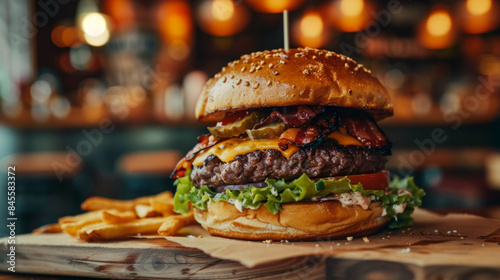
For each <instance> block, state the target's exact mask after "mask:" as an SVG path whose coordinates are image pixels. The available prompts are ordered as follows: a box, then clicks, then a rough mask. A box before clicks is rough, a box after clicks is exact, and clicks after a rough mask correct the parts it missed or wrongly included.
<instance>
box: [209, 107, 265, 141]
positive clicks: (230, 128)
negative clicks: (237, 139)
mask: <svg viewBox="0 0 500 280" xmlns="http://www.w3.org/2000/svg"><path fill="white" fill-rule="evenodd" d="M260 118H261V117H260V115H259V114H258V113H257V112H252V113H251V114H250V115H248V116H246V117H244V118H243V119H241V120H239V121H235V122H234V123H230V124H228V125H216V126H211V127H209V128H208V131H210V133H211V134H212V135H213V136H214V137H219V138H230V137H233V136H238V135H240V134H242V133H244V132H245V130H247V129H249V128H252V127H253V126H254V125H255V124H257V123H258V122H259V121H260Z"/></svg>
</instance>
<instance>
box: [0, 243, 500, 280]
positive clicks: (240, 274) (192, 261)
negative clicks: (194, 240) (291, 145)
mask: <svg viewBox="0 0 500 280" xmlns="http://www.w3.org/2000/svg"><path fill="white" fill-rule="evenodd" d="M8 246H10V245H8V244H7V239H6V238H3V239H0V260H1V262H2V265H1V267H0V268H1V270H2V271H5V273H6V275H7V273H11V272H9V271H7V267H6V261H7V260H8V259H7V255H6V254H7V253H8V249H9V247H8ZM397 250H400V249H397ZM15 252H16V273H27V274H48V275H71V276H83V277H99V278H108V279H109V278H113V279H132V278H133V279H141V278H142V279H146V278H147V279H151V278H162V279H256V278H259V279H277V278H278V279H325V278H326V279H332V278H335V279H353V277H355V276H353V273H363V275H364V277H367V276H369V275H370V274H371V273H375V274H374V275H378V276H381V277H382V278H376V279H429V278H433V277H437V278H435V279H455V278H456V277H464V276H467V275H472V276H474V275H477V276H484V277H490V278H484V279H500V266H488V267H485V266H478V265H477V264H473V265H471V266H467V265H463V264H460V265H458V264H457V265H450V264H447V265H428V264H418V262H411V261H408V260H405V259H404V258H403V257H402V256H403V255H401V254H399V255H398V256H399V258H400V260H397V258H395V259H396V260H394V259H392V260H381V259H376V258H375V259H374V258H370V257H369V254H370V252H368V251H367V252H362V255H360V256H358V257H355V256H350V257H339V256H327V255H323V256H320V255H314V256H303V257H296V258H290V259H286V260H282V261H275V262H270V263H266V264H264V265H259V266H257V267H254V268H248V267H245V266H243V265H241V264H240V263H238V262H234V261H229V260H223V259H219V258H214V257H211V256H209V255H207V254H205V253H203V252H202V251H200V250H198V249H194V248H187V247H183V246H181V245H179V244H177V243H174V242H171V241H168V240H166V239H164V238H154V239H149V238H141V239H133V240H124V241H116V242H107V243H85V242H83V241H80V240H78V239H75V238H72V237H69V236H68V235H66V234H41V235H32V234H27V235H19V236H17V237H16V251H15ZM374 252H375V251H373V253H374ZM395 252H397V251H395ZM498 252H499V253H498V260H499V262H500V250H499V251H498ZM476 263H477V262H476ZM381 273H382V274H384V273H387V275H381ZM396 276H397V277H399V278H388V277H396ZM363 279H364V278H363ZM460 279H461V278H460ZM467 279H469V278H467ZM473 279H475V278H473Z"/></svg>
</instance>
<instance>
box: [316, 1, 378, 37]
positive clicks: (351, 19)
mask: <svg viewBox="0 0 500 280" xmlns="http://www.w3.org/2000/svg"><path fill="white" fill-rule="evenodd" d="M373 10H376V8H375V7H374V5H373V4H371V3H370V2H365V1H364V0H335V1H331V2H327V3H325V4H323V5H322V6H321V9H320V11H321V13H322V15H323V17H324V18H325V19H326V20H327V21H328V23H329V24H330V25H332V26H333V27H335V28H336V29H339V30H341V31H344V32H357V31H360V30H363V29H365V28H366V27H367V24H368V21H369V20H370V19H371V18H372V16H371V15H370V11H373Z"/></svg>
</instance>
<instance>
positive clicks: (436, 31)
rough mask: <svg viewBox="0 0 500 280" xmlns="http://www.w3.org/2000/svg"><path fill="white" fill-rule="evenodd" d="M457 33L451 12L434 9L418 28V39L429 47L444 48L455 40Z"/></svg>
mask: <svg viewBox="0 0 500 280" xmlns="http://www.w3.org/2000/svg"><path fill="white" fill-rule="evenodd" d="M455 37H456V33H455V29H454V26H453V21H452V19H451V16H450V14H449V12H448V11H447V10H445V9H442V8H438V9H434V11H432V12H431V13H430V14H429V16H428V17H427V19H426V20H425V21H424V22H422V24H421V25H420V26H419V28H418V30H417V39H418V41H419V42H420V44H422V45H423V46H424V47H426V48H429V49H444V48H447V47H449V46H451V45H452V44H453V43H454V42H455V39H456V38H455Z"/></svg>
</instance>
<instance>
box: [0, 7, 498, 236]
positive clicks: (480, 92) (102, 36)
mask: <svg viewBox="0 0 500 280" xmlns="http://www.w3.org/2000/svg"><path fill="white" fill-rule="evenodd" d="M499 5H500V1H499V0H467V1H466V0H440V1H404V0H401V1H398V0H391V1H381V0H379V1H375V0H316V1H305V0H245V1H244V0H234V1H231V0H192V1H177V0H163V1H160V0H158V1H139V0H101V1H98V0H82V1H70V0H40V1H28V0H20V1H18V0H7V1H4V2H2V8H1V9H0V36H1V37H0V161H1V163H2V165H1V166H2V169H3V170H2V171H1V172H0V182H2V183H1V184H0V186H2V190H1V193H0V200H1V201H7V197H6V194H7V165H9V164H11V165H12V164H14V165H15V166H16V204H15V206H16V215H17V217H19V220H18V227H17V232H18V233H24V232H29V231H31V230H32V229H33V228H35V227H37V226H40V225H42V224H46V223H52V222H56V219H57V217H60V216H65V215H71V214H76V213H79V212H80V211H79V204H80V203H81V201H83V200H84V199H85V198H86V197H88V196H92V195H102V196H107V197H114V198H121V199H127V198H133V197H136V196H140V195H147V194H154V193H158V192H161V191H163V190H165V189H170V190H172V191H174V189H173V186H172V181H171V180H170V179H169V178H168V175H169V174H170V172H171V171H172V170H173V168H174V166H175V164H176V162H177V161H178V160H179V159H180V158H181V157H182V156H183V154H184V153H186V152H187V151H188V150H189V149H190V148H191V147H192V146H193V145H194V144H195V143H196V137H197V136H198V135H200V134H202V133H206V132H207V130H206V128H205V126H204V125H203V124H200V123H197V122H196V120H195V119H194V105H195V102H196V99H197V97H198V94H199V93H200V91H201V88H202V86H203V84H204V83H205V82H206V80H207V79H208V77H211V76H213V75H214V74H215V73H217V72H218V71H219V70H220V69H221V68H222V67H223V66H225V65H226V64H227V63H228V62H230V61H233V60H235V59H238V58H239V57H240V56H241V55H243V54H246V53H250V52H254V51H260V50H266V49H276V48H282V47H283V17H282V14H281V12H282V11H283V10H284V9H287V10H289V19H290V23H289V26H290V45H291V47H303V46H309V47H315V48H324V49H328V50H332V51H336V52H339V53H343V54H345V55H348V56H351V57H353V58H354V59H355V60H357V61H358V62H359V63H362V64H364V65H366V66H367V67H368V68H369V69H371V70H372V71H373V73H374V74H375V76H377V77H378V79H379V80H380V81H381V82H382V83H383V84H384V85H385V86H386V87H387V88H388V90H389V91H390V93H391V96H392V99H393V102H394V107H395V116H394V117H392V118H389V119H387V120H384V121H382V122H381V123H380V126H381V127H382V128H383V129H384V130H385V131H386V133H387V134H388V136H389V138H390V139H391V140H392V142H393V143H394V146H393V156H392V157H391V159H390V161H389V162H388V164H387V169H389V170H390V171H391V172H392V173H393V174H399V175H401V176H406V175H413V176H415V179H416V181H417V182H418V184H419V185H420V186H421V187H423V188H425V190H426V192H427V194H428V195H427V197H426V199H425V200H424V206H425V207H426V208H440V209H442V208H447V209H452V208H463V207H467V208H471V209H477V208H478V207H494V206H500V153H499V148H500V121H499V116H498V115H499V105H500V104H499V88H500V28H499V26H500V22H499V18H500V15H499V13H500V8H499ZM1 205H6V204H5V203H3V202H2V203H1ZM2 208H5V209H1V210H0V213H1V217H0V218H2V219H4V220H5V218H6V215H7V211H6V210H7V209H6V207H4V206H2ZM495 209H498V208H495ZM6 230H7V229H6V228H5V229H4V228H1V229H0V236H4V235H7V231H6Z"/></svg>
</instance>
